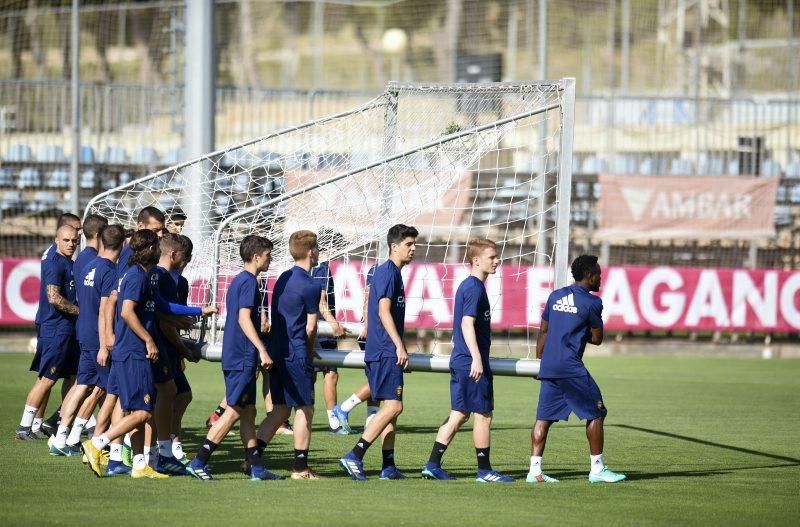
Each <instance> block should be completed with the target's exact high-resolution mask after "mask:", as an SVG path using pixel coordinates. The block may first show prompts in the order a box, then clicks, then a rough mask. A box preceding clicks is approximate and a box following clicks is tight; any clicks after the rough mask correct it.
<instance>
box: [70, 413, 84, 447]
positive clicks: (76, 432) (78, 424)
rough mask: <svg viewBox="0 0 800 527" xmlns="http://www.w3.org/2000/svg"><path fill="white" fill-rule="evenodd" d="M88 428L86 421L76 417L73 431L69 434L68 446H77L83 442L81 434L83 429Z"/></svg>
mask: <svg viewBox="0 0 800 527" xmlns="http://www.w3.org/2000/svg"><path fill="white" fill-rule="evenodd" d="M85 427H86V419H81V418H80V417H76V418H75V421H74V422H73V423H72V431H71V432H70V433H69V437H68V438H67V444H68V445H77V444H78V443H80V442H81V433H83V429H84V428H85Z"/></svg>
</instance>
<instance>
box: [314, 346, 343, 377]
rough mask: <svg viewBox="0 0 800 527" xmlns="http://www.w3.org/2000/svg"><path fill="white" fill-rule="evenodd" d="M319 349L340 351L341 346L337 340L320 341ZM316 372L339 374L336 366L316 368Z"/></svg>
mask: <svg viewBox="0 0 800 527" xmlns="http://www.w3.org/2000/svg"><path fill="white" fill-rule="evenodd" d="M319 347H320V348H322V349H324V350H338V349H339V344H338V343H337V342H336V339H319ZM314 371H315V372H322V373H328V372H329V371H333V372H338V371H339V370H338V369H337V368H336V366H314Z"/></svg>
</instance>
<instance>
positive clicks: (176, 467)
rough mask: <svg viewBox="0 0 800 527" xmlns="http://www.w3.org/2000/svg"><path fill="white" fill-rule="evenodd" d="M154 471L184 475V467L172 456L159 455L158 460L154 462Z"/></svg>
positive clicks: (171, 474)
mask: <svg viewBox="0 0 800 527" xmlns="http://www.w3.org/2000/svg"><path fill="white" fill-rule="evenodd" d="M156 471H158V472H160V473H161V474H169V475H170V476H185V475H186V467H185V466H184V465H183V464H182V463H181V462H179V461H178V460H177V459H175V458H174V457H172V456H169V457H163V456H159V457H158V462H157V463H156Z"/></svg>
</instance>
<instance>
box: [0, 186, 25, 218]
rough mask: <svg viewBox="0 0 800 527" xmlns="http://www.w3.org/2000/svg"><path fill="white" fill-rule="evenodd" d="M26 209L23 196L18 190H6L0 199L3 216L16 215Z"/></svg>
mask: <svg viewBox="0 0 800 527" xmlns="http://www.w3.org/2000/svg"><path fill="white" fill-rule="evenodd" d="M23 208H24V205H23V203H22V194H20V192H19V191H17V190H6V191H5V192H3V196H2V198H0V210H2V213H3V215H4V216H5V215H8V214H16V213H18V212H21V211H22V209H23Z"/></svg>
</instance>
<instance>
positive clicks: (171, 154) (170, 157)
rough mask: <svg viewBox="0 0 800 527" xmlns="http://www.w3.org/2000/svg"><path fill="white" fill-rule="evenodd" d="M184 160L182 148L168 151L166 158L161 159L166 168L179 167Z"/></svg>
mask: <svg viewBox="0 0 800 527" xmlns="http://www.w3.org/2000/svg"><path fill="white" fill-rule="evenodd" d="M182 159H183V150H181V149H180V148H173V149H172V150H169V151H167V153H166V154H164V157H162V158H161V164H162V165H166V166H172V165H177V164H179V163H180V162H181V160H182Z"/></svg>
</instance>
